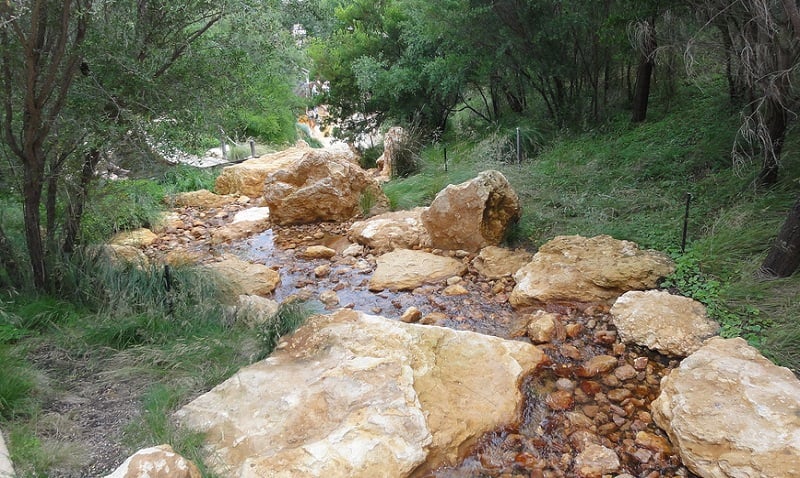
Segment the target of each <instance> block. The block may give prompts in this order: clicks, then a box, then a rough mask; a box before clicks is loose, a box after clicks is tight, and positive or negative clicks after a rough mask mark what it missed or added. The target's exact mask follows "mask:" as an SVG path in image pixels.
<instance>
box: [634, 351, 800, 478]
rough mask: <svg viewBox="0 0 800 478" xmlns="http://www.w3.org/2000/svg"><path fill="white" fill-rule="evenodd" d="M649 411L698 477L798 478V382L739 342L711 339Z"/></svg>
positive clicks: (665, 382) (667, 380)
mask: <svg viewBox="0 0 800 478" xmlns="http://www.w3.org/2000/svg"><path fill="white" fill-rule="evenodd" d="M650 408H651V411H652V414H653V419H654V420H655V422H656V423H657V424H658V426H660V427H661V428H662V429H664V431H666V432H667V435H669V437H670V441H671V442H672V444H673V445H674V446H675V447H676V448H677V449H678V451H679V453H680V456H681V459H682V460H683V463H684V464H685V465H686V466H687V467H689V469H690V470H691V471H692V472H693V473H695V474H697V475H699V476H702V477H704V478H723V477H725V478H728V477H730V478H733V477H737V478H738V477H769V478H790V477H797V476H800V381H798V379H797V377H795V376H794V374H792V372H791V371H789V370H788V369H786V368H783V367H778V366H776V365H774V364H773V363H772V362H770V361H769V360H767V359H766V358H764V357H763V356H762V355H761V354H760V353H759V352H758V351H757V350H756V349H754V348H753V347H750V346H749V345H748V344H747V342H745V341H744V339H741V338H735V339H722V338H719V337H715V338H712V339H709V340H708V341H707V342H706V344H705V345H704V346H703V347H701V348H700V349H699V350H698V351H696V352H695V353H693V354H692V355H690V356H689V357H687V358H685V359H684V360H683V361H682V362H681V364H680V366H679V367H678V368H676V369H675V370H673V371H672V372H670V374H669V375H667V376H666V377H664V378H663V379H662V380H661V394H660V395H659V396H658V398H657V399H656V400H655V401H654V402H653V403H652V404H651V405H650Z"/></svg>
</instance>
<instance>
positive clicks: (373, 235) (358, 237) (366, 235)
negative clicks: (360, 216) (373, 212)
mask: <svg viewBox="0 0 800 478" xmlns="http://www.w3.org/2000/svg"><path fill="white" fill-rule="evenodd" d="M424 210H425V208H421V207H418V208H414V209H411V210H409V211H393V212H387V213H384V214H379V215H377V216H373V217H370V218H368V219H364V220H363V221H356V222H354V223H353V225H352V226H351V227H350V231H349V237H350V238H351V239H352V240H354V241H356V242H357V243H359V244H362V245H364V246H367V247H369V248H370V249H372V250H373V251H374V252H375V253H376V254H383V253H386V252H391V251H393V250H395V249H420V248H424V247H430V245H431V238H430V236H429V235H428V231H427V230H426V229H425V226H424V225H423V224H422V218H421V217H420V216H421V215H422V211H424Z"/></svg>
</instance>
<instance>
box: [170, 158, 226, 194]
mask: <svg viewBox="0 0 800 478" xmlns="http://www.w3.org/2000/svg"><path fill="white" fill-rule="evenodd" d="M219 171H220V170H219V168H216V167H215V168H196V167H193V166H188V165H185V164H179V165H176V166H174V167H172V168H170V169H168V170H167V171H166V172H165V173H164V175H163V176H162V177H161V178H160V179H159V183H160V184H162V185H164V187H165V189H167V190H169V191H170V192H173V193H179V192H187V191H197V190H200V189H207V190H209V191H213V190H214V184H215V182H216V179H217V176H218V175H219Z"/></svg>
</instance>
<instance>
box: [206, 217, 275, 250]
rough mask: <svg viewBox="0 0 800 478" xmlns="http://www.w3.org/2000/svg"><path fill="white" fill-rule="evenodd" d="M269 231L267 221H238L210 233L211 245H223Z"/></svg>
mask: <svg viewBox="0 0 800 478" xmlns="http://www.w3.org/2000/svg"><path fill="white" fill-rule="evenodd" d="M267 229H269V221H268V220H263V221H239V222H234V223H231V224H229V225H227V226H223V227H220V228H217V229H214V230H213V231H211V243H212V244H214V245H216V244H224V243H226V242H231V241H235V240H237V239H242V238H245V237H249V236H252V235H254V234H258V233H261V232H264V231H266V230H267Z"/></svg>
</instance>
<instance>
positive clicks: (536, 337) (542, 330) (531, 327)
mask: <svg viewBox="0 0 800 478" xmlns="http://www.w3.org/2000/svg"><path fill="white" fill-rule="evenodd" d="M562 329H563V326H562V325H561V321H560V320H559V319H558V315H556V314H553V313H550V312H545V311H543V310H537V311H536V312H534V313H533V314H531V316H530V321H529V322H528V325H527V327H526V331H527V334H528V337H529V338H530V339H531V341H532V342H533V343H535V344H543V343H547V342H551V341H553V340H554V339H556V338H559V335H560V336H561V337H560V338H562V339H563V336H564V332H563V330H562ZM559 332H561V333H559Z"/></svg>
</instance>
